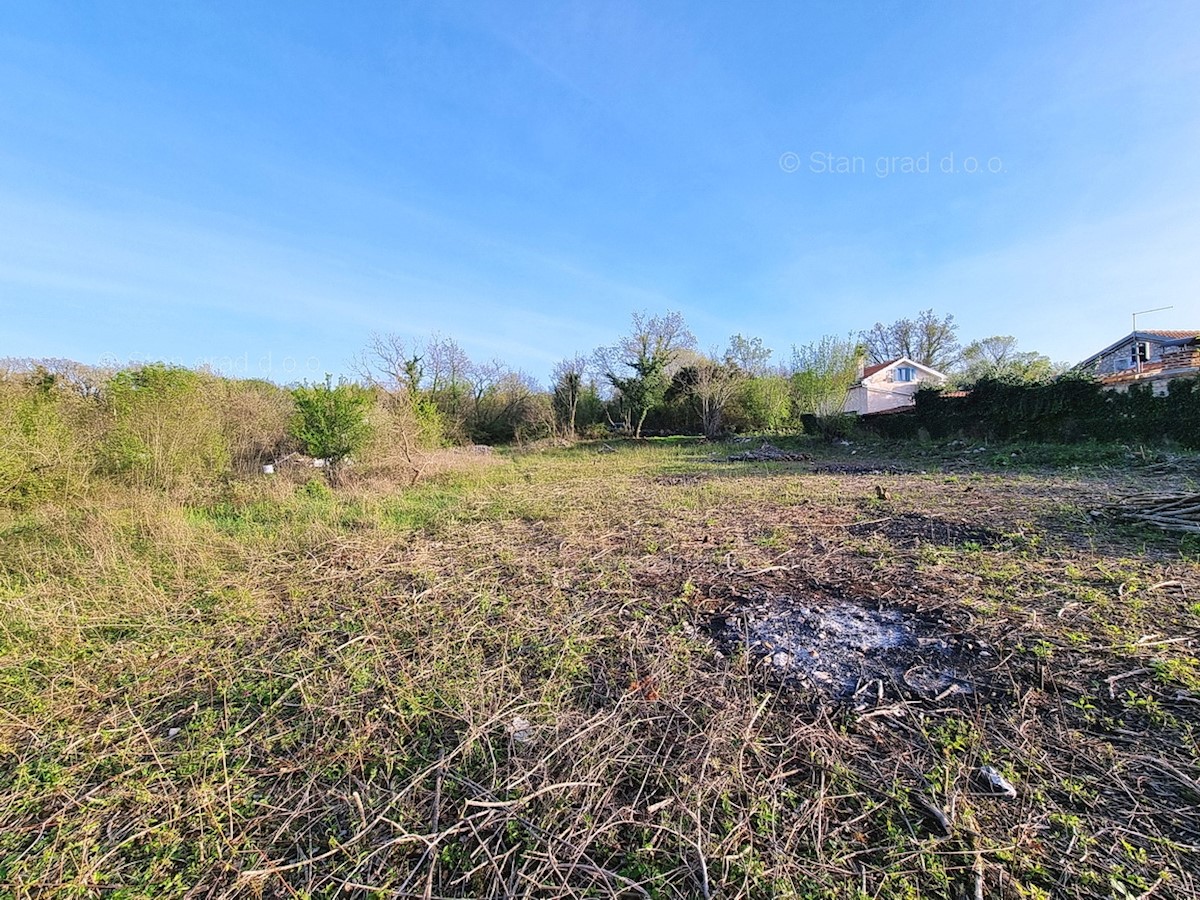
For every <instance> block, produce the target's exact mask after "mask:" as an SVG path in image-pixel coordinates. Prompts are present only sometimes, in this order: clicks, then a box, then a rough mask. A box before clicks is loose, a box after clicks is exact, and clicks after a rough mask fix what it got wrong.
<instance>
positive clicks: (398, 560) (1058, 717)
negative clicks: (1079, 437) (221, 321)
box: [0, 373, 1200, 900]
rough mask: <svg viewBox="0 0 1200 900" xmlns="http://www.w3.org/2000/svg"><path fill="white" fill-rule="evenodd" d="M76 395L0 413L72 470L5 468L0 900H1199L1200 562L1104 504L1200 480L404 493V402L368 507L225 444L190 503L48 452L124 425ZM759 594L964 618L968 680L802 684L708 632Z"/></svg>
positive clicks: (811, 459)
mask: <svg viewBox="0 0 1200 900" xmlns="http://www.w3.org/2000/svg"><path fill="white" fill-rule="evenodd" d="M157 377H159V376H158V374H157V373H156V374H155V376H154V378H157ZM168 381H169V379H168ZM142 382H143V383H145V384H150V383H157V382H154V379H153V378H151V379H142ZM184 382H185V383H186V384H188V385H190V386H191V387H189V390H191V389H194V390H198V391H200V392H202V393H203V392H206V391H211V392H212V395H213V396H225V394H224V390H225V386H223V385H222V384H221V383H220V382H219V381H215V380H206V378H205V377H204V376H196V380H194V381H193V380H192V379H190V378H189V379H184ZM172 383H173V382H172ZM51 388H52V390H51V391H50V393H49V394H48V395H47V396H45V397H43V396H41V395H40V394H39V393H38V392H39V391H41V390H42V389H43V385H30V384H25V383H22V384H20V385H15V386H14V385H12V384H6V385H5V387H4V389H5V391H6V393H5V395H4V396H5V398H6V400H5V406H4V407H3V408H4V410H5V412H4V415H5V416H8V417H9V418H7V419H5V422H6V423H7V422H10V421H13V422H24V423H25V424H23V425H21V426H20V428H18V429H16V431H19V433H20V435H22V436H21V437H17V438H14V437H13V436H12V435H11V434H10V433H9V430H8V429H7V428H6V429H5V431H4V432H3V434H4V435H5V440H6V441H8V442H9V443H8V444H6V447H8V450H6V453H8V455H7V456H5V457H4V458H5V459H9V458H10V457H12V446H18V453H17V456H18V457H19V458H20V459H22V460H27V459H29V458H31V457H30V456H29V452H32V451H29V452H27V450H28V448H33V449H34V450H36V451H37V453H38V454H41V455H40V456H39V457H38V458H39V459H43V458H44V459H48V460H51V461H55V462H54V465H52V466H50V467H49V468H40V466H41V464H40V463H37V464H34V465H30V464H28V462H26V463H23V464H22V465H21V466H16V467H13V466H7V465H6V468H5V470H4V471H5V472H6V473H12V472H15V473H16V477H15V479H14V478H13V477H12V475H11V474H8V475H6V478H9V479H10V481H11V482H14V483H19V484H21V485H24V488H23V489H21V490H17V491H15V492H14V491H11V490H10V491H9V492H8V493H7V494H5V500H4V504H3V507H0V893H4V894H7V895H10V896H14V897H21V898H23V897H35V896H51V895H59V896H78V897H92V896H95V897H100V896H120V897H129V898H133V897H163V896H181V895H186V894H189V893H190V894H191V895H193V896H201V895H211V896H221V895H231V896H237V895H248V896H254V895H261V896H310V897H333V896H344V895H347V894H349V895H363V896H371V895H377V896H442V897H452V896H462V897H479V896H506V895H508V896H562V895H571V894H574V895H578V896H597V897H605V896H607V897H616V896H651V897H664V898H666V897H680V898H682V897H689V898H690V897H702V896H708V897H714V898H715V897H725V898H768V897H772V898H773V897H780V896H805V897H828V898H856V900H857V898H860V897H863V896H871V897H881V898H911V897H916V896H921V897H926V896H935V897H936V896H941V897H958V896H964V895H968V896H969V895H971V894H972V893H973V892H974V891H975V890H976V888H978V889H979V890H982V891H983V892H984V895H985V896H1005V897H1046V896H1065V897H1081V898H1101V897H1103V898H1109V897H1112V896H1114V895H1116V896H1132V897H1136V896H1141V895H1145V894H1147V893H1148V892H1149V893H1151V895H1152V896H1154V897H1159V898H1171V897H1180V898H1182V897H1188V896H1194V895H1195V893H1196V891H1197V889H1198V887H1200V885H1198V884H1197V882H1196V876H1195V872H1196V866H1195V854H1196V850H1195V848H1196V846H1197V845H1198V844H1200V794H1197V792H1196V785H1197V783H1198V776H1200V765H1198V760H1197V755H1198V752H1200V748H1198V746H1197V743H1196V733H1197V732H1196V728H1197V726H1198V725H1200V722H1198V720H1197V708H1198V694H1197V691H1198V690H1200V663H1197V656H1198V655H1200V654H1198V653H1197V647H1196V641H1197V639H1198V638H1200V629H1198V627H1197V626H1198V625H1200V580H1198V578H1200V545H1198V544H1197V543H1196V542H1195V540H1194V539H1193V538H1190V537H1183V538H1179V537H1171V536H1167V535H1164V534H1161V533H1155V532H1153V531H1148V530H1144V529H1140V528H1135V527H1131V526H1122V525H1117V524H1113V523H1110V522H1108V521H1107V520H1103V519H1096V518H1094V517H1092V516H1091V515H1089V511H1090V510H1091V509H1092V508H1093V507H1094V506H1095V505H1096V504H1097V502H1098V501H1099V499H1101V498H1104V497H1107V496H1110V495H1112V494H1114V493H1119V492H1121V491H1123V490H1126V489H1128V488H1130V487H1134V486H1145V485H1146V484H1148V483H1153V484H1159V483H1166V482H1169V483H1171V484H1173V485H1185V484H1192V485H1194V484H1195V480H1194V479H1195V476H1194V475H1190V474H1188V473H1189V472H1191V471H1193V470H1192V469H1190V468H1189V466H1192V465H1195V464H1196V461H1195V460H1182V461H1180V462H1179V463H1178V465H1176V466H1175V468H1174V469H1172V470H1170V471H1166V470H1160V469H1157V468H1153V467H1151V466H1150V465H1148V464H1147V463H1148V462H1150V461H1149V460H1146V459H1141V458H1138V457H1131V456H1130V453H1129V451H1128V450H1121V449H1119V448H1110V449H1107V450H1105V451H1104V452H1103V453H1099V452H1097V451H1096V450H1094V449H1091V450H1089V449H1086V448H1076V449H1071V448H1065V449H1064V448H1050V449H1047V450H1045V451H1044V452H1042V453H1041V454H1040V455H1039V454H1038V453H1035V452H1034V450H1033V448H1026V452H1025V453H1023V454H1021V455H1017V450H1018V449H1020V448H1012V449H1011V453H1010V448H1001V447H998V446H993V447H988V448H987V449H986V451H985V452H983V453H975V452H974V451H975V449H977V448H976V447H973V446H965V447H964V446H961V445H960V444H957V443H955V444H954V445H941V446H931V445H920V444H912V445H909V446H906V447H904V448H900V449H902V450H903V453H902V454H900V455H895V453H896V450H895V448H893V449H892V450H889V451H885V450H883V449H882V448H881V447H878V446H873V445H870V444H862V443H858V444H855V445H854V446H851V447H839V446H830V445H828V444H825V443H823V442H820V441H817V440H811V439H806V438H792V439H791V440H790V441H785V443H786V444H787V446H789V447H791V448H793V449H794V450H796V451H798V452H797V456H799V457H808V460H807V461H805V462H797V463H776V462H766V463H748V464H737V463H729V462H727V461H726V457H727V456H728V455H730V453H731V452H732V450H733V448H732V447H731V446H723V445H720V444H712V443H701V442H698V441H688V440H681V439H675V440H667V441H657V440H655V441H649V442H647V441H641V442H623V441H613V440H611V439H609V440H607V441H606V442H603V443H582V444H578V445H576V446H575V447H573V448H570V449H541V450H534V451H532V452H513V453H507V454H496V453H492V454H476V453H471V452H465V451H463V452H451V451H438V452H436V453H435V452H433V451H428V450H426V451H425V455H426V458H427V459H429V460H436V467H435V465H434V463H432V462H431V463H430V464H429V466H428V468H426V469H425V470H424V473H423V477H422V479H421V481H420V482H419V483H417V484H415V485H411V479H410V477H409V471H408V468H407V463H406V462H405V461H404V460H403V459H401V458H396V459H394V460H393V461H392V462H391V463H390V464H385V462H384V460H383V458H382V457H380V456H376V455H374V454H376V453H379V452H381V451H379V450H378V449H372V444H375V443H379V442H380V440H381V438H380V434H381V423H382V422H384V421H385V420H384V419H383V418H382V417H384V416H390V417H393V421H394V422H395V423H397V427H400V426H401V425H403V423H405V422H407V423H409V424H410V425H411V423H412V422H413V421H415V416H416V414H415V413H414V412H413V409H412V406H411V405H410V404H409V403H408V398H407V396H406V395H404V394H400V393H397V394H387V395H386V396H387V397H389V398H391V399H390V400H389V403H387V404H385V403H383V402H382V401H377V402H376V405H375V406H373V407H372V408H371V411H370V416H371V419H372V422H373V437H372V443H371V444H367V445H366V446H364V447H363V448H362V450H361V451H360V452H361V463H360V464H356V465H355V466H353V467H350V468H349V469H347V476H348V477H347V478H346V479H344V480H343V482H342V483H339V484H334V485H330V484H329V483H327V482H326V481H325V480H324V479H322V478H319V477H313V476H314V475H316V474H317V473H315V472H313V471H312V470H311V469H290V470H289V469H281V470H280V471H279V472H278V473H277V474H276V476H274V477H267V476H263V475H261V474H256V475H252V474H251V473H250V472H246V473H245V474H243V475H240V476H239V475H237V474H236V473H235V472H234V471H233V466H234V465H235V463H234V462H233V460H234V459H235V458H236V457H239V456H241V457H244V458H254V456H255V453H256V452H257V451H254V450H239V451H238V452H237V453H234V452H232V450H231V449H230V451H229V452H228V455H227V457H225V458H226V460H227V462H226V463H225V465H226V470H225V472H224V473H223V474H221V475H220V477H216V478H215V479H213V480H211V481H206V479H209V478H210V476H211V475H212V472H211V469H209V468H208V466H209V460H210V459H212V458H213V457H211V456H210V455H205V454H199V455H197V456H195V457H193V459H194V462H195V465H196V466H197V470H196V472H195V473H193V474H192V475H191V476H189V477H187V478H183V479H181V480H179V481H176V482H173V483H174V484H175V485H176V486H177V487H176V488H175V489H174V490H173V491H171V492H168V491H166V490H159V489H150V488H149V487H148V486H147V485H146V484H144V483H143V482H141V481H140V480H139V479H137V478H133V477H129V476H127V474H126V473H125V472H113V473H111V474H105V473H106V472H108V470H107V469H105V468H103V466H101V467H100V468H95V466H97V465H100V464H101V463H104V460H103V458H101V457H97V458H95V459H92V460H91V462H90V464H89V462H88V460H87V459H86V458H85V459H83V460H82V461H81V460H79V459H77V458H76V457H74V456H72V455H71V454H66V455H64V454H63V453H62V452H60V451H59V450H55V449H54V448H56V447H61V448H68V447H70V446H72V445H75V446H85V447H86V446H92V447H97V448H101V447H107V446H108V443H107V439H106V438H105V435H106V434H107V433H108V429H111V428H113V427H115V426H114V423H113V419H112V412H111V407H110V406H109V405H107V404H106V403H103V402H100V401H98V400H95V399H91V400H89V399H86V398H84V397H81V396H79V395H78V394H76V393H73V392H72V391H71V390H63V389H62V386H60V385H52V386H51ZM142 389H144V388H139V390H142ZM254 390H255V391H257V390H260V389H259V388H255V389H254ZM261 390H264V391H265V389H261ZM256 396H258V395H257V394H256ZM287 396H288V395H287V393H286V392H282V391H280V392H279V393H278V394H277V395H271V397H272V398H273V400H280V401H282V400H284V399H286V398H287ZM259 399H261V397H260V398H259ZM139 402H140V401H139ZM255 402H257V401H255ZM29 404H49V406H48V407H47V408H46V409H48V410H50V411H53V413H54V416H57V417H58V418H57V419H56V418H54V417H46V416H43V415H41V413H44V412H46V409H41V410H39V415H38V416H37V417H31V416H30V415H28V409H29V408H30V407H29ZM389 404H391V405H389ZM216 408H217V409H218V410H220V409H224V408H225V407H221V406H218V407H216ZM272 408H273V403H272ZM14 410H15V411H14ZM21 416H24V418H21ZM404 417H409V418H404ZM138 421H140V420H138ZM282 421H286V419H284V420H282ZM56 422H57V423H58V424H54V423H56ZM36 423H49V424H47V425H45V426H42V425H38V424H36ZM41 428H45V429H46V430H44V431H43V430H39V429H41ZM31 429H32V430H31ZM62 429H66V430H65V431H63V430H62ZM142 433H145V434H150V433H152V432H149V431H147V432H142ZM218 433H220V434H224V435H230V434H235V433H243V434H245V433H246V432H245V431H244V429H243V430H241V431H240V432H239V429H238V428H233V427H232V426H230V425H229V424H228V423H224V424H222V426H221V427H220V428H218ZM404 433H413V432H410V431H408V430H407V429H406V430H405V431H404ZM88 435H90V436H91V437H92V438H93V439H94V443H93V444H90V445H89V444H87V443H86V442H83V441H81V439H80V437H81V436H88ZM226 440H227V441H228V440H229V438H228V437H227V438H226ZM17 441H21V442H23V443H20V444H19V445H18V444H17V443H16V442H17ZM385 443H388V444H389V445H391V446H394V444H391V442H385ZM269 444H271V439H270V437H269V436H268V435H264V434H258V435H254V436H252V439H251V437H246V438H245V440H244V441H243V442H242V443H241V444H239V446H241V447H243V448H247V447H262V446H266V445H269ZM187 446H192V445H190V444H188V445H187ZM232 446H233V445H232V443H230V444H227V448H232ZM883 452H888V453H890V454H892V455H888V456H880V455H879V454H881V453H883ZM205 453H207V451H205ZM85 457H86V454H85ZM165 458H167V459H177V458H178V457H176V456H170V455H168V456H167V457H165ZM1089 460H1091V462H1089ZM104 464H105V465H106V464H107V463H104ZM389 466H390V467H389ZM1072 466H1082V468H1080V469H1078V470H1075V469H1072V468H1071V467H1072ZM34 470H36V471H34ZM52 472H53V473H56V474H54V475H53V477H52V478H51V480H50V481H49V482H46V483H42V482H41V481H39V479H42V478H47V477H51V476H50V473H52ZM1159 472H1165V474H1156V473H1159ZM7 483H10V482H6V484H7ZM184 484H191V485H193V487H191V488H189V489H187V490H184V489H183V488H182V487H179V486H180V485H184ZM758 592H767V593H769V594H770V595H772V596H790V597H794V598H796V599H797V601H798V602H802V603H804V602H810V601H809V599H808V598H811V597H813V596H816V595H830V596H837V597H844V598H847V599H852V600H857V601H860V602H864V603H869V604H872V605H878V606H882V607H889V608H898V609H903V610H905V611H907V612H909V613H910V614H913V615H922V616H926V617H935V619H933V620H935V621H937V622H938V623H940V625H939V627H941V628H943V629H945V630H948V631H953V632H955V633H956V634H958V635H962V636H965V638H964V640H965V639H966V638H969V640H970V641H971V642H973V646H975V647H976V648H977V649H976V650H975V652H976V653H977V654H978V656H977V658H976V660H975V663H976V664H977V665H976V666H975V667H974V668H973V671H975V672H977V674H975V675H973V676H972V677H973V678H974V679H975V684H974V687H975V690H974V692H973V693H971V694H969V695H955V696H949V697H942V698H937V699H934V698H926V699H923V698H921V697H917V696H907V697H905V698H902V699H897V697H896V695H895V693H894V691H893V690H892V689H891V688H889V691H888V692H886V699H885V700H884V701H883V702H881V701H879V699H878V696H879V695H878V694H877V693H876V692H875V689H874V687H871V689H870V690H866V691H863V692H861V693H859V694H858V695H857V696H856V697H855V698H854V699H853V701H852V702H850V703H848V704H845V705H829V704H827V703H824V702H821V701H819V700H818V699H817V698H816V696H815V695H813V694H810V693H807V692H805V690H804V689H803V687H802V686H794V687H792V688H785V687H782V686H781V685H780V684H779V683H778V682H777V681H776V680H774V679H773V678H772V676H771V674H770V667H769V666H765V665H762V664H761V663H760V661H759V660H757V659H755V658H752V657H749V656H747V655H746V654H744V653H737V652H735V653H733V654H732V655H726V656H722V655H718V654H717V653H716V649H717V648H716V646H715V645H714V643H713V642H712V640H711V639H710V638H709V636H708V635H709V631H708V629H709V625H710V622H711V621H712V617H713V616H717V617H719V621H721V622H724V620H725V619H724V617H725V616H726V615H727V612H726V611H727V610H728V609H730V608H731V606H732V605H735V604H736V603H737V602H739V600H740V599H743V598H753V597H754V596H755V595H756V594H757V593H758ZM984 765H988V766H992V767H994V768H995V769H997V770H998V771H999V772H1001V773H1002V774H1003V775H1004V776H1005V777H1006V778H1008V779H1009V780H1010V781H1011V782H1012V783H1013V784H1015V785H1016V788H1017V792H1018V795H1017V798H1016V799H1015V800H1008V799H1005V798H1004V797H1003V796H1000V795H997V794H996V793H993V792H991V791H989V789H988V787H987V785H986V783H985V782H983V781H981V778H980V774H979V773H980V770H981V767H982V766H984Z"/></svg>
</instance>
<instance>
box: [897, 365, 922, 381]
mask: <svg viewBox="0 0 1200 900" xmlns="http://www.w3.org/2000/svg"><path fill="white" fill-rule="evenodd" d="M896 380H897V381H916V380H917V370H916V369H914V368H913V367H912V366H897V367H896Z"/></svg>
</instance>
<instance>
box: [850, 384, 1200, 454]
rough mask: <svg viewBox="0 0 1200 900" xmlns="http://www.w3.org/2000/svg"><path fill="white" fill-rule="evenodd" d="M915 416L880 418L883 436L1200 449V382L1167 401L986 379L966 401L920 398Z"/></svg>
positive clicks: (1091, 387)
mask: <svg viewBox="0 0 1200 900" xmlns="http://www.w3.org/2000/svg"><path fill="white" fill-rule="evenodd" d="M916 400H917V402H916V408H915V409H914V410H913V412H912V413H907V414H899V415H891V416H883V417H880V418H878V419H876V420H874V421H873V422H871V424H870V426H869V427H870V428H871V429H872V430H874V431H876V432H878V433H879V434H881V435H883V436H885V437H915V436H917V435H918V434H922V433H924V434H926V435H928V436H930V437H934V438H946V437H955V436H963V437H971V438H977V439H981V440H997V441H1017V440H1024V441H1039V442H1072V441H1083V440H1095V441H1138V442H1148V443H1153V442H1158V441H1162V440H1171V441H1176V442H1178V443H1179V444H1181V445H1182V446H1185V447H1191V448H1197V447H1200V380H1197V379H1194V378H1193V379H1177V380H1176V381H1174V382H1172V383H1171V384H1170V388H1169V391H1168V393H1167V394H1166V395H1165V396H1160V397H1156V396H1154V395H1153V394H1152V392H1151V390H1150V388H1149V387H1148V386H1138V387H1131V388H1130V389H1129V390H1128V391H1127V392H1117V391H1111V390H1105V389H1104V388H1103V387H1102V386H1101V385H1100V384H1098V383H1097V382H1095V381H1092V380H1090V379H1086V378H1068V377H1064V378H1060V379H1059V380H1057V381H1051V382H1044V383H1040V384H1020V383H1014V382H1008V381H1000V380H991V379H985V380H983V381H980V382H979V383H978V384H976V385H975V387H974V389H973V390H971V391H970V393H968V394H967V395H966V396H964V397H944V396H942V393H941V392H940V391H937V390H923V391H920V392H919V393H918V394H917V398H916Z"/></svg>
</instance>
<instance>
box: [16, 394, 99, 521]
mask: <svg viewBox="0 0 1200 900" xmlns="http://www.w3.org/2000/svg"><path fill="white" fill-rule="evenodd" d="M86 405H87V404H86V403H85V401H83V400H82V399H81V398H79V397H71V396H68V395H65V394H62V393H60V392H58V391H57V390H56V389H55V383H54V381H53V379H49V380H47V379H44V378H40V377H38V378H35V379H33V380H31V381H30V382H28V383H26V384H20V383H12V382H0V504H3V505H7V506H28V505H30V504H33V503H36V502H38V501H41V500H48V499H52V498H58V497H64V496H68V495H70V494H72V493H76V492H78V491H79V490H80V489H81V488H82V486H83V484H84V483H85V481H86V479H87V475H88V472H89V471H90V469H91V468H92V465H93V457H92V453H91V447H90V446H89V443H88V441H87V439H86V437H85V435H84V434H83V433H82V432H83V430H84V429H82V428H81V427H80V426H81V424H82V420H83V419H85V418H86V413H87V410H86V409H85V407H86Z"/></svg>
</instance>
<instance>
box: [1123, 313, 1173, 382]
mask: <svg viewBox="0 0 1200 900" xmlns="http://www.w3.org/2000/svg"><path fill="white" fill-rule="evenodd" d="M1174 308H1175V307H1174V306H1156V307H1155V308H1154V309H1142V310H1138V311H1137V312H1135V313H1134V314H1133V343H1134V354H1133V356H1134V359H1135V360H1136V361H1137V373H1138V374H1139V375H1141V374H1142V354H1141V353H1139V352H1137V317H1138V316H1144V315H1146V313H1152V312H1162V311H1163V310H1164V309H1174Z"/></svg>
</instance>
